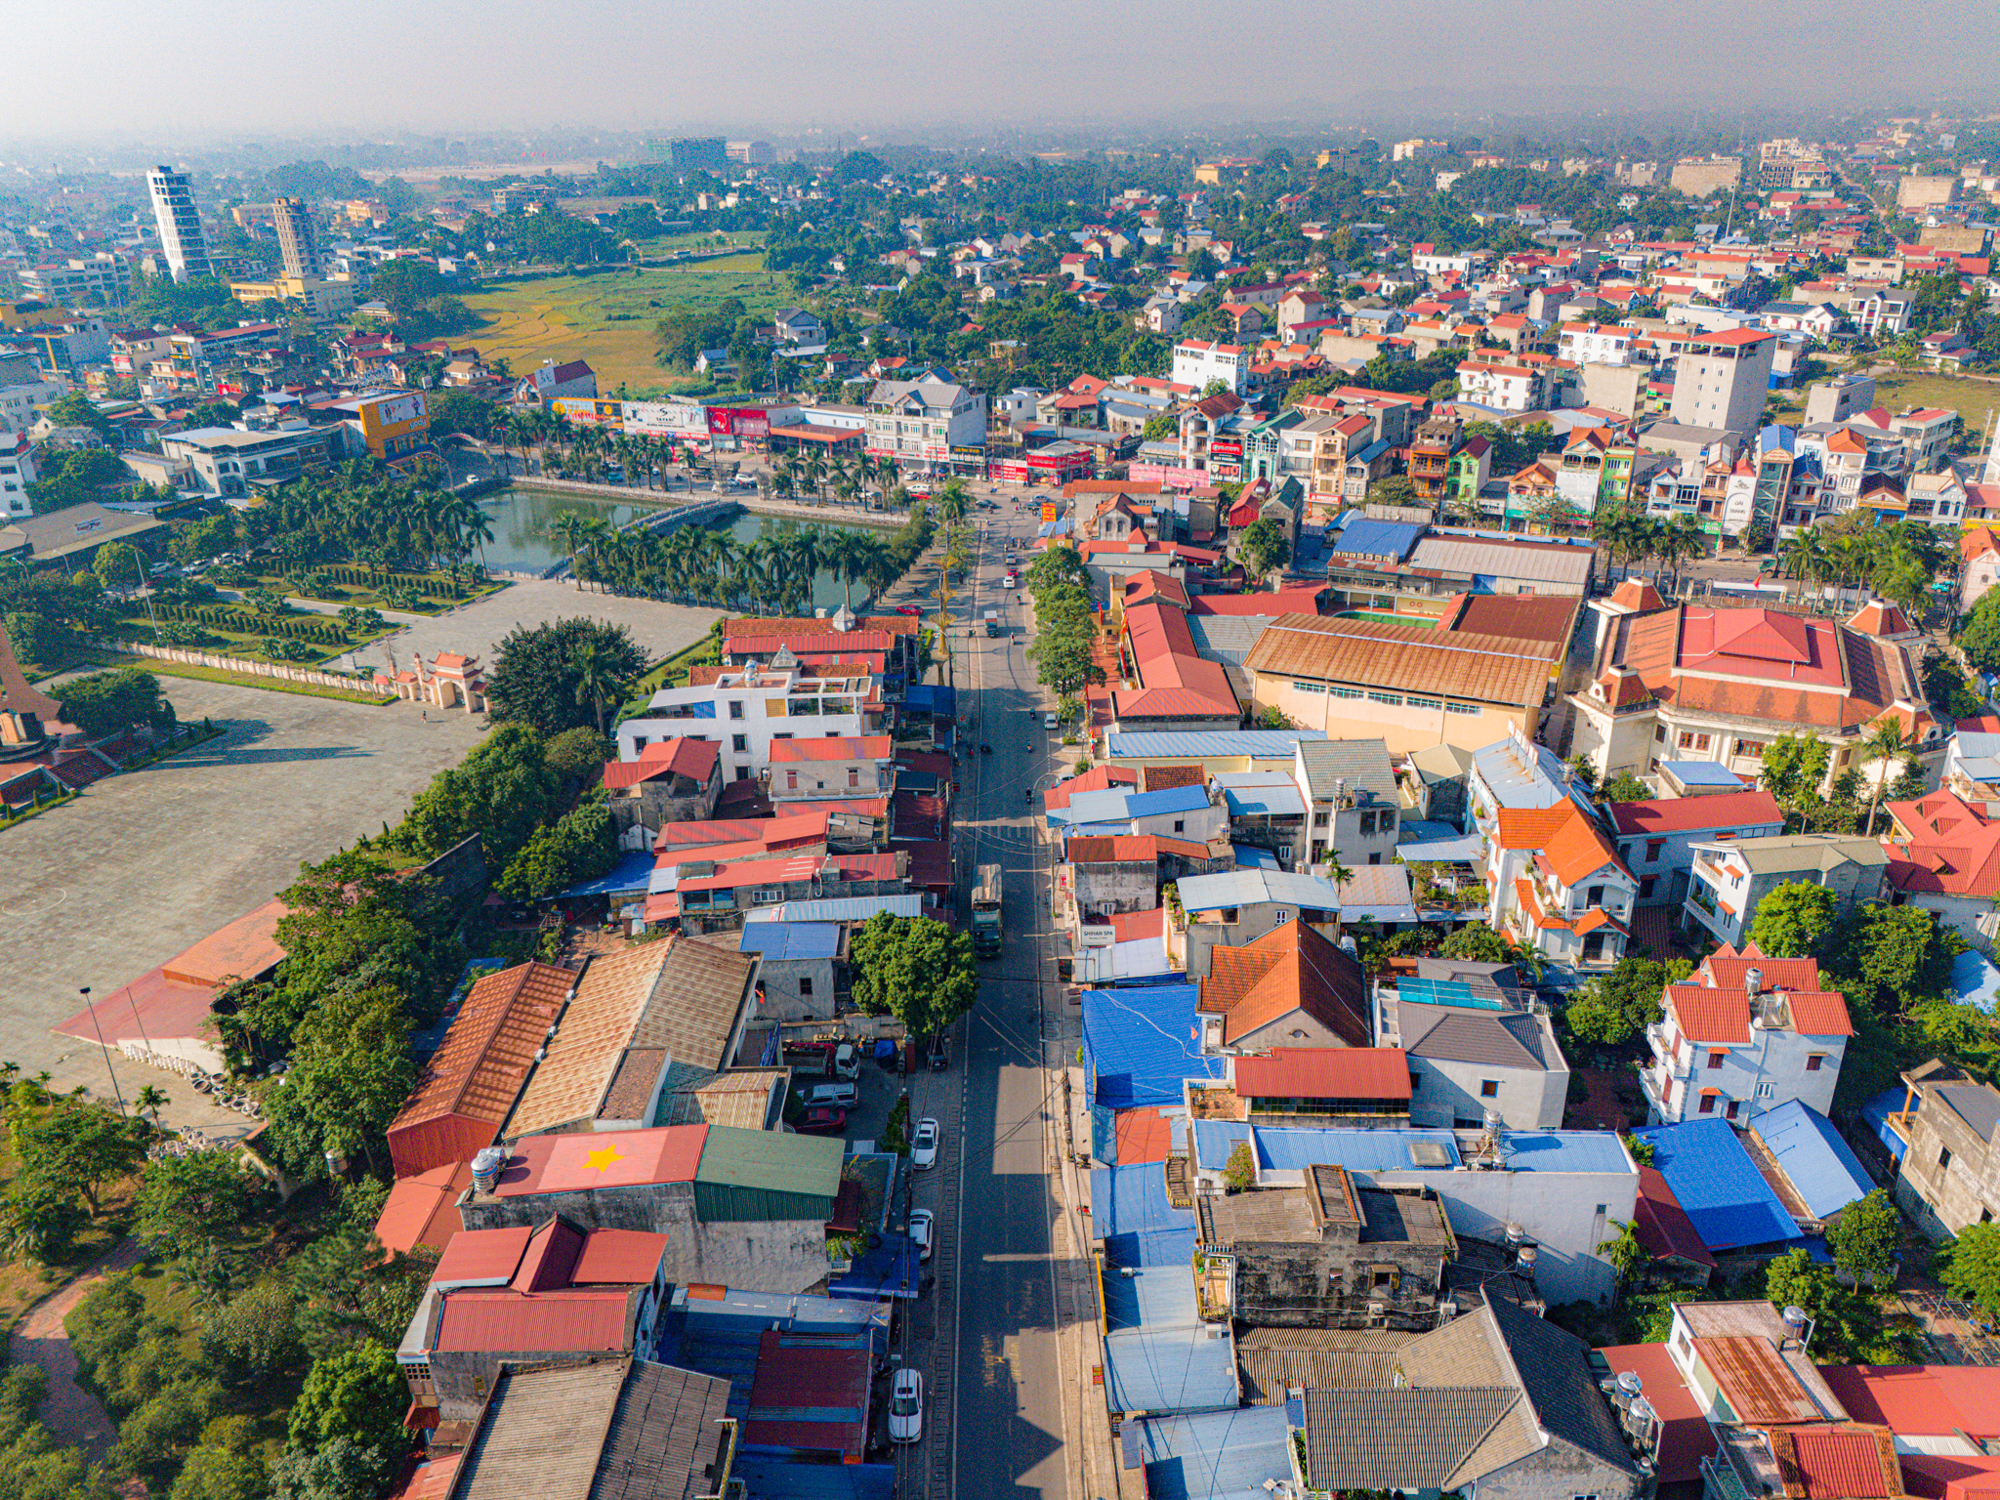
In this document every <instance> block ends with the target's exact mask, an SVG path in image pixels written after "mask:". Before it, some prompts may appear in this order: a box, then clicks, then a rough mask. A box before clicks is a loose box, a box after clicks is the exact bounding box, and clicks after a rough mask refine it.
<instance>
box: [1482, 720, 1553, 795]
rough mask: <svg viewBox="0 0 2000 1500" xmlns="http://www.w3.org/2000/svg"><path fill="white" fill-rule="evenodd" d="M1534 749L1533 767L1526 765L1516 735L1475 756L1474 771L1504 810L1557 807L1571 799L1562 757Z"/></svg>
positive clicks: (1485, 747) (1551, 751)
mask: <svg viewBox="0 0 2000 1500" xmlns="http://www.w3.org/2000/svg"><path fill="white" fill-rule="evenodd" d="M1533 748H1534V752H1535V754H1534V761H1533V763H1532V764H1524V763H1523V760H1522V758H1521V746H1520V742H1519V741H1517V740H1516V739H1514V737H1513V736H1512V735H1509V736H1508V737H1507V738H1506V739H1504V740H1495V741H1494V742H1493V743H1492V744H1490V745H1482V746H1481V747H1480V748H1479V749H1477V750H1475V751H1473V752H1472V768H1473V770H1474V771H1476V772H1478V773H1479V779H1480V780H1481V781H1483V782H1485V783H1486V785H1487V786H1488V787H1490V788H1491V789H1492V791H1493V795H1494V797H1495V799H1497V800H1498V802H1499V803H1500V805H1501V806H1502V807H1525V808H1541V807H1554V806H1555V805H1556V804H1557V803H1558V802H1560V801H1562V799H1563V798H1564V797H1566V796H1568V795H1569V793H1568V790H1567V779H1566V777H1565V775H1564V772H1563V763H1562V757H1561V756H1559V755H1557V754H1556V753H1555V751H1553V750H1551V749H1549V748H1548V747H1547V746H1545V745H1536V746H1534V747H1533Z"/></svg>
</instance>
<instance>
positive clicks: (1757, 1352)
mask: <svg viewBox="0 0 2000 1500" xmlns="http://www.w3.org/2000/svg"><path fill="white" fill-rule="evenodd" d="M1695 1357H1696V1358H1697V1359H1699V1360H1700V1361H1701V1363H1702V1365H1703V1366H1704V1367H1705V1368H1706V1369H1707V1370H1708V1373H1709V1374H1710V1376H1712V1377H1713V1378H1714V1380H1715V1384H1716V1387H1717V1389H1718V1390H1719V1391H1720V1392H1721V1393H1722V1396H1723V1398H1724V1399H1725V1400H1726V1401H1728V1403H1729V1409H1730V1410H1731V1411H1733V1412H1734V1413H1735V1414H1736V1420H1737V1421H1739V1422H1749V1423H1757V1424H1760V1425H1761V1424H1763V1423H1767V1422H1810V1421H1812V1420H1813V1419H1814V1418H1816V1417H1820V1416H1823V1415H1825V1414H1824V1413H1823V1412H1821V1411H1820V1409H1819V1407H1818V1405H1817V1404H1816V1403H1815V1402H1814V1401H1813V1399H1812V1395H1811V1393H1810V1392H1808V1391H1807V1390H1806V1388H1805V1387H1804V1386H1803V1385H1802V1384H1800V1382H1799V1379H1798V1377H1797V1376H1796V1375H1794V1374H1793V1373H1792V1371H1791V1369H1790V1368H1789V1367H1788V1366H1787V1365H1786V1364H1785V1362H1784V1360H1783V1359H1781V1358H1780V1357H1779V1355H1778V1351H1777V1348H1776V1347H1775V1346H1774V1345H1773V1344H1772V1343H1771V1341H1770V1340H1769V1339H1768V1338H1763V1337H1760V1336H1757V1335H1754V1334H1723V1335H1711V1336H1710V1337H1708V1338H1704V1339H1698V1340H1697V1341H1696V1343H1695Z"/></svg>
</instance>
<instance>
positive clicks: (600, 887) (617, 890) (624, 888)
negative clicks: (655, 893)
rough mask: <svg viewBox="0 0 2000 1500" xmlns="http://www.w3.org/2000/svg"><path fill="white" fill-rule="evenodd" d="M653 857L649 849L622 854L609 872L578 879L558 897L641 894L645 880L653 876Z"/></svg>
mask: <svg viewBox="0 0 2000 1500" xmlns="http://www.w3.org/2000/svg"><path fill="white" fill-rule="evenodd" d="M654 858H655V856H654V854H653V852H652V851H651V850H650V849H642V850H640V851H639V852H638V853H636V854H627V855H623V856H622V857H620V859H619V861H618V863H617V864H615V865H613V866H612V867H611V872H610V873H609V874H607V875H600V876H598V877H597V879H595V880H580V881H578V882H577V883H576V884H575V885H573V886H571V887H570V888H569V889H568V890H566V891H564V892H563V893H562V895H561V897H560V898H558V899H560V900H563V901H568V900H570V899H571V898H573V897H581V896H621V895H628V894H629V895H643V894H645V891H646V885H647V882H648V881H650V880H651V879H652V878H653V862H654Z"/></svg>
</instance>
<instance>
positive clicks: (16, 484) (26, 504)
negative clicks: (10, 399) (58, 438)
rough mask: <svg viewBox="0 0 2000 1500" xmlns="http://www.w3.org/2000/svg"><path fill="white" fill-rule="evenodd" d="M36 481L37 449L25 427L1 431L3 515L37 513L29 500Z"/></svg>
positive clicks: (0, 498) (0, 506) (0, 508)
mask: <svg viewBox="0 0 2000 1500" xmlns="http://www.w3.org/2000/svg"><path fill="white" fill-rule="evenodd" d="M36 478H37V475H36V472H35V447H34V444H32V443H30V442H29V441H28V434H27V432H26V430H25V428H23V429H18V430H16V431H13V432H8V431H5V430H4V429H0V515H6V516H31V515H33V514H34V513H35V507H34V503H33V502H32V501H30V500H29V499H28V486H29V485H31V484H33V483H34V482H35V480H36Z"/></svg>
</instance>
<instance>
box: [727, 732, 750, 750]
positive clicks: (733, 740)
mask: <svg viewBox="0 0 2000 1500" xmlns="http://www.w3.org/2000/svg"><path fill="white" fill-rule="evenodd" d="M729 748H730V749H732V750H734V751H735V752H736V753H737V754H738V755H741V754H743V753H744V752H745V751H747V750H748V749H749V748H750V736H748V735H747V734H732V735H731V736H730V737H729Z"/></svg>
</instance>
